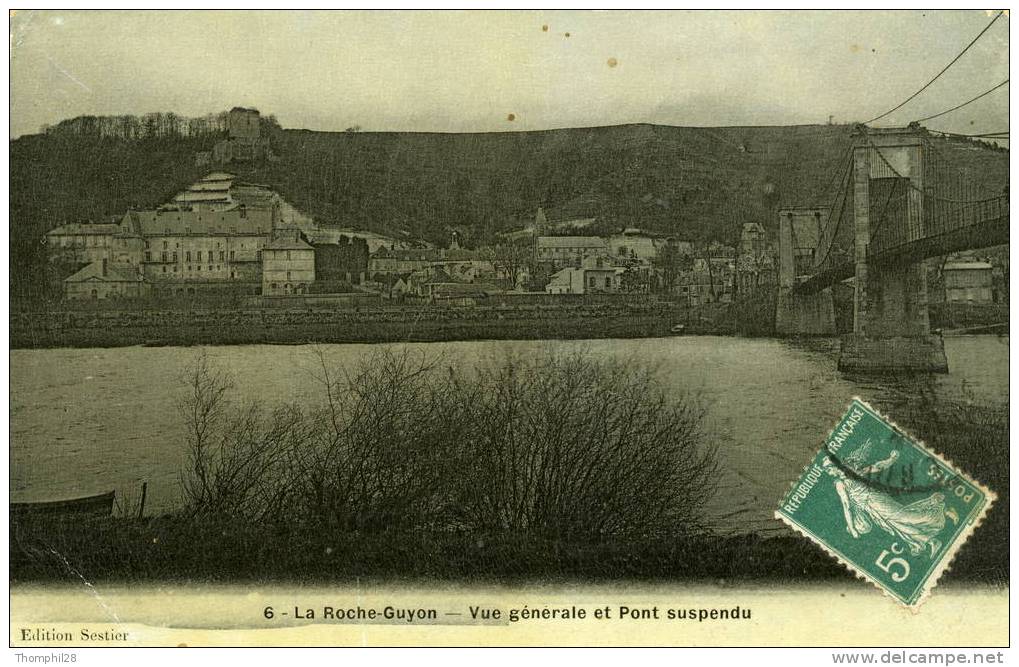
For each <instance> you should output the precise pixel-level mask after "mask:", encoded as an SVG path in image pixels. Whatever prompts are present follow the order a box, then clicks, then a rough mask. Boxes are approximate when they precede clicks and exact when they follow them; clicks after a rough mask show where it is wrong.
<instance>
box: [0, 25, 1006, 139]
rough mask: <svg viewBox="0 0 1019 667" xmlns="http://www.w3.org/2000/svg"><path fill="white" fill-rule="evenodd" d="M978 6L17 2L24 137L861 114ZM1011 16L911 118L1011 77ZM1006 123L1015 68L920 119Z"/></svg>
mask: <svg viewBox="0 0 1019 667" xmlns="http://www.w3.org/2000/svg"><path fill="white" fill-rule="evenodd" d="M992 16H993V13H989V12H986V11H983V10H980V11H977V10H964V11H950V10H942V11H920V10H909V11H896V12H877V11H864V12H842V11H788V12H779V11H774V12H753V11H737V12H734V11H725V12H723V11H690V12H684V11H674V12H673V11H669V12H666V11H643V12H637V11H634V12H630V11H487V12H481V11H473V12H472V11H421V12H414V11H375V12H370V11H364V12H361V11H351V12H315V11H288V12H271V11H258V12H240V11H221V12H215V11H181V12H173V11H151V12H144V11H134V12H130V11H25V12H19V13H17V14H16V15H15V16H14V17H13V18H12V20H11V23H10V26H11V50H10V54H11V136H12V137H17V136H20V135H23V134H31V133H35V132H38V131H39V129H40V127H41V126H43V125H44V124H54V123H56V122H59V121H60V120H61V119H65V118H72V117H75V116H79V115H119V114H143V113H147V112H153V111H172V112H175V113H177V114H180V115H184V116H201V115H205V114H208V113H214V112H219V111H225V110H227V109H229V108H231V107H233V106H253V107H256V108H258V109H260V110H261V111H262V113H263V114H274V115H275V116H276V117H277V119H278V120H279V122H280V124H281V125H283V127H287V128H306V129H312V130H326V131H342V130H344V129H345V128H348V127H351V126H359V127H360V128H361V129H362V130H364V131H396V130H399V131H428V132H488V131H519V130H543V129H550V128H560V127H588V126H596V125H616V124H622V123H657V124H663V125H688V126H721V125H792V124H814V123H825V122H828V121H829V118H831V119H832V120H834V122H849V121H866V120H869V119H870V118H872V117H874V116H877V115H878V114H880V113H883V112H884V111H887V110H888V109H890V108H892V107H894V106H895V105H897V104H898V103H899V102H901V101H902V100H904V99H906V98H907V97H908V96H909V95H910V94H912V93H913V92H915V91H916V90H917V89H918V88H920V86H922V85H923V84H924V83H926V82H927V81H928V80H930V78H931V77H933V76H934V75H935V74H937V72H938V71H939V70H941V68H942V67H944V66H945V65H946V64H948V62H949V61H951V60H952V58H953V57H955V56H956V55H957V54H958V53H959V52H960V51H961V50H962V49H963V48H964V47H965V46H966V44H968V43H969V42H970V40H972V39H973V37H975V36H976V35H977V34H978V33H979V32H980V31H981V30H982V29H983V28H984V27H985V26H986V25H987V23H988V22H989V21H990V19H991V18H992ZM1008 30H1009V19H1008V17H1007V16H1002V17H1001V18H1000V19H998V21H997V22H996V23H995V24H994V26H992V27H991V29H990V30H988V31H987V33H986V34H985V35H984V36H983V37H982V38H981V39H980V41H978V42H977V43H976V44H975V45H974V46H973V47H972V48H971V49H970V50H969V52H967V53H966V54H965V55H964V56H963V57H962V58H961V59H960V60H959V62H958V63H956V64H955V65H954V66H953V67H952V68H951V69H949V70H948V72H947V73H946V74H945V75H944V76H942V77H941V78H940V79H939V80H938V81H937V82H935V83H934V85H932V86H931V87H930V88H928V89H927V90H926V91H925V92H924V93H923V94H922V95H920V96H918V97H917V98H916V99H915V100H913V101H911V102H910V103H909V104H907V105H906V106H905V107H903V108H902V109H901V110H900V111H898V112H896V113H895V114H892V115H891V116H889V117H887V118H885V119H882V120H881V121H880V122H878V123H876V124H875V125H878V126H888V125H904V124H906V123H908V122H909V121H911V120H914V119H916V118H920V117H923V116H927V115H930V114H934V113H938V112H940V111H943V110H945V109H948V108H950V107H952V106H955V105H956V104H959V103H961V102H965V101H966V100H968V99H970V98H971V97H974V96H976V95H978V94H980V93H982V92H984V91H985V90H988V89H990V88H992V87H993V86H995V85H997V84H999V83H1001V82H1002V81H1004V80H1005V79H1006V78H1008ZM925 125H927V127H929V128H931V129H938V130H944V131H950V132H960V133H982V132H996V131H1001V130H1007V129H1008V87H1007V86H1005V87H1004V88H1002V89H1000V90H998V91H996V92H995V93H992V94H990V95H988V96H987V97H985V98H983V99H982V100H980V101H978V102H976V103H974V104H971V105H969V106H967V107H966V108H964V109H961V110H959V111H957V112H954V113H952V114H949V115H947V116H944V117H942V118H938V119H935V120H932V121H930V122H928V123H925Z"/></svg>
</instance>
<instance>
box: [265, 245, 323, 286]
mask: <svg viewBox="0 0 1019 667" xmlns="http://www.w3.org/2000/svg"><path fill="white" fill-rule="evenodd" d="M274 236H275V238H274V239H273V240H272V241H270V242H269V243H268V244H266V246H265V247H264V248H263V249H262V294H263V295H264V296H286V295H290V294H307V293H308V290H309V288H310V287H311V284H312V283H314V282H315V248H314V247H312V246H311V244H309V243H308V242H307V241H305V240H304V239H303V238H301V233H300V231H299V230H278V231H277V232H276V233H275V234H274Z"/></svg>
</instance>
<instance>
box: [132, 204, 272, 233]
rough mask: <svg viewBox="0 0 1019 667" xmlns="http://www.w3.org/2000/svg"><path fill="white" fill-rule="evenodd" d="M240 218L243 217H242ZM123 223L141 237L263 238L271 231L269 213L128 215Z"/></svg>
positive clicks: (214, 212) (147, 213) (267, 211)
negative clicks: (233, 236)
mask: <svg viewBox="0 0 1019 667" xmlns="http://www.w3.org/2000/svg"><path fill="white" fill-rule="evenodd" d="M242 214H243V215H242ZM124 222H125V223H127V224H129V225H131V226H132V227H133V228H135V229H136V230H139V232H140V233H141V234H142V235H143V236H188V235H199V236H207V235H226V234H245V235H264V234H268V233H269V232H270V231H271V230H272V223H273V216H272V211H270V210H264V209H255V210H248V211H241V210H240V209H231V210H229V211H129V212H128V213H126V214H125V215H124Z"/></svg>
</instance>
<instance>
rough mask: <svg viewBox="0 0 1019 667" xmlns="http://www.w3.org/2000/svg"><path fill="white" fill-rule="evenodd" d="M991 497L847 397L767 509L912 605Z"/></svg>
mask: <svg viewBox="0 0 1019 667" xmlns="http://www.w3.org/2000/svg"><path fill="white" fill-rule="evenodd" d="M994 500H995V496H994V494H993V493H992V492H991V491H989V490H988V489H987V488H985V487H984V486H982V485H981V484H979V483H978V482H976V481H974V480H973V479H971V478H969V477H968V476H966V475H965V474H963V473H962V472H961V471H959V470H958V469H957V468H955V467H954V466H953V465H951V463H949V462H948V461H946V460H945V459H944V458H942V457H940V456H938V455H937V454H935V453H933V452H931V451H930V450H928V449H927V448H926V447H924V446H923V445H922V444H921V443H919V442H917V441H916V440H914V439H913V438H911V437H909V436H908V435H906V434H905V433H904V432H902V430H900V429H899V428H897V427H896V426H895V425H894V424H892V423H891V422H889V421H888V420H887V419H885V418H884V417H882V416H881V415H880V414H878V413H877V412H876V411H875V410H874V409H873V408H871V407H870V406H869V405H867V404H866V403H864V402H863V401H861V400H860V399H853V401H852V403H851V404H850V405H849V409H848V410H847V412H846V414H845V415H844V416H843V417H842V419H841V421H839V423H838V424H837V425H836V427H835V429H834V430H833V431H832V432H831V434H830V435H829V437H828V439H827V440H826V441H825V444H824V446H823V447H822V448H821V451H819V452H818V454H817V456H815V457H814V459H813V461H811V463H810V464H809V465H808V466H807V467H806V468H805V469H804V471H803V473H802V474H801V475H800V477H799V479H798V480H797V481H796V482H794V483H793V485H792V488H791V489H790V491H789V493H788V494H786V496H785V498H784V499H783V500H782V503H781V506H780V507H779V509H778V510H777V511H776V512H775V516H776V517H777V518H779V519H781V520H782V521H784V522H785V523H787V524H788V525H789V526H791V527H792V528H793V529H795V530H797V531H798V532H800V533H802V534H804V535H805V536H807V537H809V538H810V539H811V540H813V541H814V542H816V543H818V544H819V545H820V546H822V547H823V548H824V549H825V550H826V551H828V553H830V554H831V555H833V556H835V557H836V558H837V559H838V560H839V561H840V562H841V563H843V564H844V565H846V566H847V567H848V568H850V569H851V570H852V571H854V572H856V573H857V574H859V575H861V576H862V577H864V578H866V579H868V580H870V581H871V582H872V583H874V584H875V585H876V586H878V587H879V588H881V589H883V590H884V591H886V592H887V593H888V594H889V595H891V596H892V597H894V598H895V599H897V600H898V601H900V602H902V603H903V604H906V605H909V606H910V607H917V606H919V604H920V603H921V602H922V601H923V600H924V598H925V597H926V596H927V594H928V593H929V592H930V590H931V589H932V588H934V586H935V585H936V583H937V581H938V578H939V577H940V576H941V574H942V573H943V572H944V571H945V570H946V569H947V568H948V566H949V564H950V563H951V560H952V557H953V556H954V554H955V552H956V551H957V550H958V549H959V547H961V546H962V544H963V543H964V542H965V541H966V539H967V538H968V537H969V535H970V533H972V532H973V530H974V529H975V528H976V526H977V525H979V523H980V521H981V520H982V519H983V517H984V515H985V514H986V513H987V511H988V509H989V508H990V506H991V504H992V503H993V502H994Z"/></svg>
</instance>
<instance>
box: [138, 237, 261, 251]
mask: <svg viewBox="0 0 1019 667" xmlns="http://www.w3.org/2000/svg"><path fill="white" fill-rule="evenodd" d="M169 245H170V244H169V241H167V240H165V239H164V240H163V250H168V249H169ZM220 245H221V244H220V242H219V241H216V247H217V248H219V247H220ZM145 247H146V248H150V247H151V245H150V243H149V241H148V240H147V239H146V241H145ZM173 247H174V248H178V249H179V248H180V243H174V244H173ZM255 247H256V248H261V247H262V242H261V241H255ZM243 249H244V243H243V242H241V250H243Z"/></svg>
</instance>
